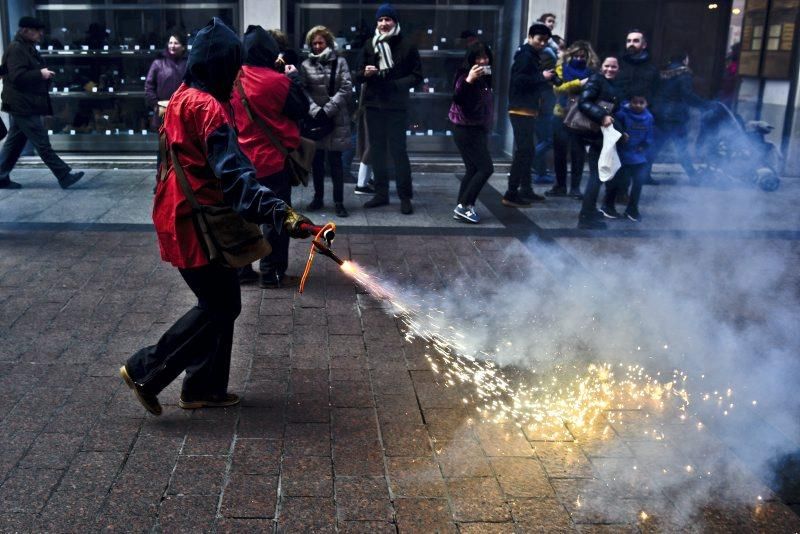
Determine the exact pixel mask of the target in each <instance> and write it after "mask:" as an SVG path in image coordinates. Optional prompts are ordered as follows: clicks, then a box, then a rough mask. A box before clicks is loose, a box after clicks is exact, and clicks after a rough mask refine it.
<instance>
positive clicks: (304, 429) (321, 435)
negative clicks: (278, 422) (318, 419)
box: [284, 423, 331, 457]
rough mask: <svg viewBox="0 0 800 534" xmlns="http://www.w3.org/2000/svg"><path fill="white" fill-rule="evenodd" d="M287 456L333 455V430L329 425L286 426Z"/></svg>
mask: <svg viewBox="0 0 800 534" xmlns="http://www.w3.org/2000/svg"><path fill="white" fill-rule="evenodd" d="M284 454H285V455H286V456H328V457H330V455H331V430H330V425H329V424H327V423H290V424H288V425H286V435H285V450H284Z"/></svg>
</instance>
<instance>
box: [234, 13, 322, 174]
mask: <svg viewBox="0 0 800 534" xmlns="http://www.w3.org/2000/svg"><path fill="white" fill-rule="evenodd" d="M243 42H244V50H245V64H244V66H242V71H241V74H240V76H239V80H240V81H241V83H242V88H243V89H244V94H245V96H246V97H247V101H248V103H249V105H250V110H251V111H252V112H253V114H254V115H255V116H257V117H259V118H260V119H261V120H262V121H263V122H264V123H266V124H267V125H268V126H269V127H270V129H271V130H272V132H273V133H274V134H275V136H276V137H277V138H278V140H279V141H280V143H281V144H282V145H283V146H284V147H285V148H287V149H289V150H293V149H295V148H297V147H298V146H299V145H300V128H299V127H298V125H297V121H298V120H300V119H302V118H303V117H305V116H306V114H308V97H307V96H306V95H305V93H304V92H303V86H302V85H301V83H300V76H299V75H298V74H293V75H292V76H291V77H290V76H286V75H285V74H281V73H280V72H277V71H276V70H274V68H273V67H274V64H275V59H276V58H277V57H278V53H279V52H278V44H277V43H276V42H275V39H273V38H272V36H270V35H269V34H268V33H267V32H266V31H265V30H264V29H262V28H261V27H260V26H259V27H254V26H251V27H249V28H248V30H247V32H246V33H245V35H244V38H243ZM230 102H231V107H232V108H233V113H234V117H235V119H236V126H237V127H238V128H239V145H240V146H241V147H242V151H243V152H244V153H245V155H246V156H247V157H248V158H250V161H252V162H253V166H255V168H256V171H257V173H258V177H259V178H266V177H268V176H271V175H273V174H275V173H278V172H280V171H282V170H283V168H284V166H285V164H286V158H285V157H284V155H283V154H282V153H281V152H280V150H279V149H278V148H276V147H275V146H274V145H273V144H272V142H271V141H270V139H269V137H267V134H266V133H264V130H262V129H261V126H260V125H259V124H258V123H256V122H254V121H252V120H250V117H249V116H248V115H247V111H246V110H245V108H244V104H242V101H241V98H240V97H239V92H238V90H236V89H234V91H233V94H232V95H231V100H230Z"/></svg>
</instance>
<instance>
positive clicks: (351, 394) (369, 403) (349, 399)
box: [330, 366, 375, 408]
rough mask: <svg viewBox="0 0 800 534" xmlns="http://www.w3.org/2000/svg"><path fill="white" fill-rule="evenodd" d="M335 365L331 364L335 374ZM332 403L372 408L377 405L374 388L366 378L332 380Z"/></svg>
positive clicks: (349, 406) (350, 406)
mask: <svg viewBox="0 0 800 534" xmlns="http://www.w3.org/2000/svg"><path fill="white" fill-rule="evenodd" d="M333 369H336V368H335V367H333V366H331V373H332V374H333ZM330 395H331V397H330V398H331V405H332V406H337V407H341V408H371V407H373V406H375V401H374V400H373V397H372V388H371V387H370V384H369V382H368V381H366V380H332V381H331V389H330Z"/></svg>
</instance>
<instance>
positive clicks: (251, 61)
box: [242, 26, 280, 69]
mask: <svg viewBox="0 0 800 534" xmlns="http://www.w3.org/2000/svg"><path fill="white" fill-rule="evenodd" d="M242 43H243V44H244V64H245V65H251V66H253V67H269V68H271V69H275V60H276V59H278V54H279V53H280V49H279V48H278V42H277V41H276V40H275V39H274V38H273V37H272V36H271V35H270V34H269V33H267V30H265V29H264V28H262V27H261V26H248V27H247V31H246V32H244V37H242Z"/></svg>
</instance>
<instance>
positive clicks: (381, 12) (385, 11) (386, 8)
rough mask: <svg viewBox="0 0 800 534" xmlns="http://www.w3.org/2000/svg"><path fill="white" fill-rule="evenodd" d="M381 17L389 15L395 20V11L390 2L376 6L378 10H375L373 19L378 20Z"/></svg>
mask: <svg viewBox="0 0 800 534" xmlns="http://www.w3.org/2000/svg"><path fill="white" fill-rule="evenodd" d="M381 17H389V18H390V19H392V20H393V21H395V22H397V11H395V9H394V7H393V6H392V4H383V5H381V6H380V7H378V11H376V12H375V20H378V19H379V18H381Z"/></svg>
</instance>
